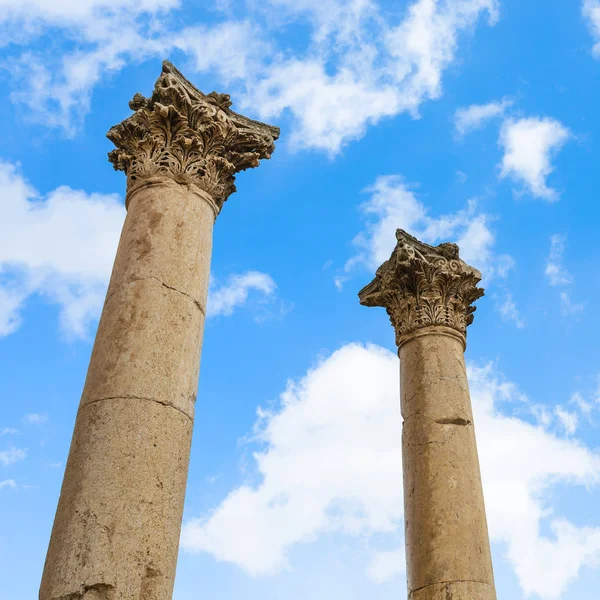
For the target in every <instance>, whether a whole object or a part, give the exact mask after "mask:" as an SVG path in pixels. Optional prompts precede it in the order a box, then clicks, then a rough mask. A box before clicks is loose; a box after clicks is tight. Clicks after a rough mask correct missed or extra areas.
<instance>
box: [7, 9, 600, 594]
mask: <svg viewBox="0 0 600 600" xmlns="http://www.w3.org/2000/svg"><path fill="white" fill-rule="evenodd" d="M198 4H200V3H196V2H191V1H186V0H110V1H109V0H87V1H85V0H0V51H1V52H2V55H3V60H2V68H1V69H0V91H1V93H2V96H3V100H4V101H3V110H2V111H1V112H0V132H1V133H0V139H1V144H0V190H1V193H0V206H1V208H2V212H1V213H0V214H1V218H0V398H1V399H2V409H1V411H0V580H2V582H3V587H2V594H3V596H2V598H6V599H7V600H25V599H30V598H32V597H35V596H36V594H37V588H38V585H39V580H40V577H41V571H42V567H43V561H44V557H45V552H46V548H47V543H48V539H49V535H50V529H51V526H52V520H53V516H54V511H55V508H56V502H57V499H58V493H59V490H60V484H61V481H62V474H63V469H64V464H65V460H66V456H67V452H68V447H69V442H70V438H71V433H72V428H73V422H74V418H75V412H76V409H77V404H78V401H79V395H80V393H81V389H82V386H83V381H84V378H85V373H86V368H87V363H88V360H89V355H90V351H91V345H92V342H93V338H94V333H95V328H96V325H97V318H98V316H99V312H100V310H101V307H102V303H103V298H104V294H105V290H106V285H107V282H108V277H109V276H110V270H111V266H112V261H113V258H114V252H115V249H116V243H117V240H118V236H119V233H120V228H121V225H122V222H123V218H124V214H125V212H124V207H123V192H124V189H125V179H124V177H123V174H122V173H116V172H114V171H113V170H112V167H111V165H110V164H109V163H108V161H107V159H106V153H107V152H108V151H110V149H111V144H110V142H109V141H108V140H107V139H106V138H105V133H106V131H108V129H109V128H110V127H111V126H112V125H114V124H116V123H118V122H119V121H121V120H122V119H124V118H125V117H126V116H127V115H128V114H130V111H129V109H128V107H127V103H128V101H129V100H130V99H131V98H132V97H133V94H134V93H135V92H141V93H144V94H146V95H148V94H149V93H150V91H151V89H152V87H153V84H154V81H155V79H156V78H157V76H158V75H159V73H160V61H161V60H162V59H164V58H169V59H170V60H172V61H173V62H174V63H175V64H176V65H177V66H178V67H179V68H180V69H181V70H182V71H183V72H184V73H185V74H186V75H187V76H188V77H189V78H190V80H191V81H192V82H193V83H194V84H196V85H197V86H198V87H199V88H200V89H202V90H203V91H205V92H210V91H212V90H213V89H216V90H217V91H220V92H226V93H230V94H231V96H232V100H233V102H234V106H233V108H234V109H235V110H237V111H238V112H243V113H244V114H247V115H248V116H251V117H253V118H258V119H261V120H264V121H266V122H269V123H272V124H275V125H278V126H280V127H281V138H280V140H279V142H278V146H277V150H276V152H275V153H274V155H273V158H272V160H270V161H263V163H262V164H261V166H260V168H258V169H256V170H253V171H251V172H246V173H242V174H241V175H240V176H239V177H238V192H237V193H236V194H235V195H233V196H232V197H231V198H230V199H229V201H228V202H227V203H226V205H225V207H224V209H223V212H222V213H221V215H220V216H219V218H218V221H217V224H216V227H215V237H214V250H213V260H212V272H211V291H210V298H209V313H210V314H209V320H208V322H207V327H206V333H205V342H204V347H203V356H202V366H201V377H200V386H199V395H198V404H197V412H196V414H197V417H196V427H195V433H194V441H193V449H192V457H191V465H190V476H189V483H188V491H187V497H186V507H185V515H184V526H183V533H182V545H181V552H180V558H179V566H178V574H177V581H176V586H175V595H174V598H175V600H194V599H196V598H210V599H213V598H214V599H218V598H229V597H234V596H235V595H236V594H237V595H241V594H243V595H244V597H246V598H248V599H249V600H253V599H254V598H256V599H258V598H260V599H261V600H275V599H277V598H281V597H286V598H288V599H290V600H295V599H296V598H298V599H300V598H305V597H307V596H310V597H311V598H312V599H313V600H325V598H327V599H329V598H331V597H336V598H346V599H348V600H354V599H358V598H361V599H362V598H365V597H369V598H376V599H378V600H388V599H392V598H394V600H397V599H398V598H404V597H405V595H404V594H405V573H404V557H403V551H402V547H403V533H402V527H403V523H402V520H403V510H402V483H401V481H402V473H401V461H400V431H401V422H400V414H399V406H398V404H399V400H398V363H397V358H396V356H395V348H394V335H393V330H392V328H391V327H390V325H389V322H388V319H387V317H386V315H385V311H383V310H371V309H366V308H363V307H361V306H360V305H359V304H358V299H357V292H358V290H359V289H360V288H361V287H362V286H363V285H364V284H366V283H367V282H369V281H370V280H371V279H372V276H373V272H374V270H375V268H376V267H377V266H379V264H380V263H381V262H382V261H383V260H384V259H386V258H387V257H388V256H389V253H390V251H391V249H392V247H393V245H394V242H395V239H394V230H395V229H396V228H397V227H402V228H405V229H407V230H408V231H410V232H411V233H413V234H414V235H417V236H418V237H420V238H421V239H423V240H424V241H427V242H430V243H436V244H437V243H440V242H442V241H456V242H458V243H459V244H460V246H461V254H462V256H463V257H464V258H465V259H466V260H467V261H468V262H470V263H471V264H473V265H474V266H476V267H478V268H479V269H480V270H481V271H482V272H483V273H484V285H485V288H486V296H485V297H484V298H483V299H481V300H480V301H479V302H478V310H477V313H476V318H475V323H474V325H473V326H472V327H470V331H469V340H468V349H467V360H468V363H469V372H470V382H471V394H472V399H473V404H474V409H475V418H476V427H477V437H478V444H479V451H480V457H481V464H482V470H483V479H484V488H485V498H486V505H487V512H488V521H489V526H490V534H491V537H492V550H493V556H494V568H495V573H496V579H497V588H498V596H499V598H511V599H515V600H517V599H520V598H535V599H541V600H558V599H561V600H572V599H575V598H577V599H578V600H587V599H589V600H592V599H595V598H596V597H597V592H596V591H595V590H597V589H598V585H599V584H600V514H599V513H598V510H597V506H598V505H599V501H600V450H598V426H599V425H600V364H598V358H597V356H598V352H597V347H598V344H597V340H598V339H599V338H600V326H599V325H598V322H597V320H596V318H595V317H594V314H595V311H596V310H597V309H596V308H595V306H596V304H597V300H596V299H597V298H598V294H599V292H600V278H599V277H598V276H597V271H598V269H597V265H598V261H599V259H600V256H599V255H600V250H599V249H598V244H597V223H598V220H599V217H600V215H599V214H598V213H599V209H598V205H597V202H596V199H597V194H598V191H597V188H598V184H597V172H598V162H599V161H600V116H599V115H598V110H597V98H598V97H599V95H600V78H599V74H600V73H599V72H600V1H599V0H546V1H545V2H518V1H516V0H498V1H496V0H438V1H436V0H410V1H401V2H398V1H393V2H392V1H383V0H380V1H377V0H330V1H329V2H322V1H318V0H262V1H261V2H258V1H255V0H238V1H237V2H233V1H228V0H215V1H214V2H212V1H210V0H207V1H206V2H203V3H202V5H203V6H202V7H201V8H200V7H198Z"/></svg>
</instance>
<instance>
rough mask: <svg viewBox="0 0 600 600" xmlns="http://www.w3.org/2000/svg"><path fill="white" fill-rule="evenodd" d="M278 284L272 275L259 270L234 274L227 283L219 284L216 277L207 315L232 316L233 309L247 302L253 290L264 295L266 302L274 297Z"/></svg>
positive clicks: (212, 283)
mask: <svg viewBox="0 0 600 600" xmlns="http://www.w3.org/2000/svg"><path fill="white" fill-rule="evenodd" d="M276 289H277V285H276V284H275V282H274V281H273V279H272V277H271V276H270V275H267V274H266V273H260V272H259V271H248V272H247V273H244V274H242V275H232V276H231V277H229V279H228V280H227V282H226V283H224V284H222V285H219V284H218V282H217V283H215V281H214V279H213V280H212V281H211V289H210V292H209V295H208V304H207V316H208V317H216V316H219V315H224V316H230V315H232V314H233V311H234V310H235V309H236V308H237V307H239V306H241V305H243V304H245V303H246V302H247V300H248V296H249V295H250V293H251V292H252V291H255V292H258V293H259V294H261V295H262V301H263V302H264V301H265V300H266V299H268V298H269V297H272V296H273V294H274V293H275V290H276Z"/></svg>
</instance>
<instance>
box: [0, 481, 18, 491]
mask: <svg viewBox="0 0 600 600" xmlns="http://www.w3.org/2000/svg"><path fill="white" fill-rule="evenodd" d="M5 487H9V488H13V489H15V488H16V487H17V482H16V481H15V480H14V479H5V480H4V481H0V490H1V489H3V488H5Z"/></svg>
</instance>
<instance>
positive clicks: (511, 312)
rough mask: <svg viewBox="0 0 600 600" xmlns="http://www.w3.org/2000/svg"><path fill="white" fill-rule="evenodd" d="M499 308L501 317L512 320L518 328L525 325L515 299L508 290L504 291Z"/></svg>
mask: <svg viewBox="0 0 600 600" xmlns="http://www.w3.org/2000/svg"><path fill="white" fill-rule="evenodd" d="M499 310H500V314H501V315H502V317H504V318H505V319H507V320H508V321H513V322H514V324H515V325H516V326H517V327H518V328H519V329H522V328H523V327H525V321H524V320H523V317H522V316H521V313H520V312H519V310H518V308H517V305H516V303H515V299H514V298H513V295H512V294H511V293H510V292H506V294H505V296H504V301H503V302H502V303H501V304H500V306H499Z"/></svg>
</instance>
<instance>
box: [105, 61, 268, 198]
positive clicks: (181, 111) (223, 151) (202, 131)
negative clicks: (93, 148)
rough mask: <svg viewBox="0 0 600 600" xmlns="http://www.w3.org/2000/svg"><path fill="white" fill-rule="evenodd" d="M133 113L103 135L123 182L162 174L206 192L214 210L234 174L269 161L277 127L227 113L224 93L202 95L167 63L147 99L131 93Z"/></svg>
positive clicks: (225, 195) (231, 188)
mask: <svg viewBox="0 0 600 600" xmlns="http://www.w3.org/2000/svg"><path fill="white" fill-rule="evenodd" d="M129 106H130V108H131V109H132V110H134V111H135V113H134V114H133V115H132V116H131V117H129V118H128V119H125V121H123V122H122V123H120V124H119V125H115V126H114V127H113V128H112V129H111V130H110V131H109V132H108V134H107V136H108V138H109V139H110V140H111V141H112V142H113V143H114V144H115V146H116V150H113V151H112V152H110V154H109V160H110V161H111V162H112V163H113V165H114V167H115V169H117V170H121V171H125V173H126V174H127V179H128V183H129V184H133V183H135V182H136V181H139V180H143V179H147V178H150V177H156V176H164V177H169V178H171V179H174V180H175V181H177V182H179V183H193V184H195V185H197V186H198V187H199V188H200V189H202V190H204V191H206V192H208V193H209V194H210V195H211V196H212V198H213V200H214V201H215V203H216V204H217V206H218V207H219V209H220V208H221V207H222V206H223V203H224V202H225V200H227V198H228V197H229V195H230V194H232V193H233V192H235V174H236V173H238V172H239V171H244V170H245V169H250V168H253V167H257V166H258V164H259V160H260V159H266V158H270V156H271V153H272V152H273V150H274V149H275V144H274V141H275V140H276V139H277V138H278V137H279V129H278V128H277V127H272V126H270V125H265V124H264V123H259V122H257V121H253V120H251V119H248V118H246V117H243V116H242V115H238V114H237V113H235V112H233V111H231V110H230V108H229V107H230V106H231V101H230V99H229V96H228V95H227V94H217V93H216V92H212V93H210V94H208V95H204V94H203V93H202V92H201V91H200V90H198V89H196V88H195V87H194V86H193V85H192V84H191V83H190V82H189V81H187V80H186V79H185V78H184V77H183V75H181V73H179V71H178V70H177V69H176V68H175V67H174V66H173V65H172V64H171V63H169V62H167V61H165V62H164V63H163V72H162V74H161V76H160V77H159V78H158V81H157V82H156V86H155V89H154V92H153V94H152V97H151V98H144V96H142V95H141V94H136V95H135V96H134V98H133V100H132V101H131V102H130V103H129Z"/></svg>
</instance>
